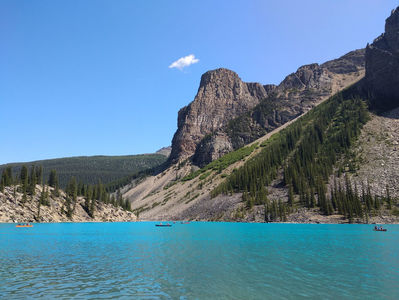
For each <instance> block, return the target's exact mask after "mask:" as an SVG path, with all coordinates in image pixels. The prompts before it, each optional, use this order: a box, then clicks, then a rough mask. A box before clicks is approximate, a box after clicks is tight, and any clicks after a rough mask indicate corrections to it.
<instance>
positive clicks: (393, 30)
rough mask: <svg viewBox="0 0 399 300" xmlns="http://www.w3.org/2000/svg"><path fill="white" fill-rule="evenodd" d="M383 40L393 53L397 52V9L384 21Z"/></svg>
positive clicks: (398, 19)
mask: <svg viewBox="0 0 399 300" xmlns="http://www.w3.org/2000/svg"><path fill="white" fill-rule="evenodd" d="M385 38H386V41H387V44H388V46H389V48H391V49H392V50H393V52H395V53H398V52H399V7H398V8H396V9H394V10H392V12H391V15H390V16H389V17H388V18H387V19H386V21H385Z"/></svg>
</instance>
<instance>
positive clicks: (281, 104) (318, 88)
mask: <svg viewBox="0 0 399 300" xmlns="http://www.w3.org/2000/svg"><path fill="white" fill-rule="evenodd" d="M364 53H365V51H364V49H361V50H356V51H352V52H350V53H348V54H346V55H344V56H342V57H340V58H339V59H336V60H332V61H329V62H326V63H324V64H322V65H319V64H310V65H305V66H302V67H300V68H299V69H298V70H297V71H296V72H295V73H292V74H290V75H288V76H287V77H286V78H285V79H284V80H283V81H282V82H281V83H280V84H279V85H278V86H275V85H261V84H259V83H245V82H242V81H241V79H240V78H239V77H238V75H237V74H236V73H234V72H233V71H230V70H227V69H217V70H214V71H209V72H207V73H205V74H204V75H203V76H202V78H201V84H200V87H199V89H198V93H197V95H196V97H195V99H194V101H193V102H191V103H190V104H189V105H188V106H186V107H184V108H182V109H181V110H180V111H179V115H178V129H177V131H176V133H175V135H174V137H173V140H172V153H171V156H170V161H171V162H176V161H178V160H181V159H185V158H187V157H190V156H192V155H193V162H194V163H195V164H196V165H199V166H203V165H205V164H207V163H209V162H211V161H212V160H214V159H217V158H219V157H221V156H222V155H224V154H226V153H228V152H230V151H232V150H234V149H237V148H239V147H242V146H244V145H245V144H247V143H250V142H252V141H254V140H255V139H257V138H259V137H260V136H262V135H264V134H266V133H267V132H270V131H271V130H273V129H275V128H277V127H279V126H281V125H282V124H284V123H286V122H287V121H289V120H292V119H293V118H295V117H297V116H299V115H301V114H302V113H304V112H306V111H308V110H310V109H311V108H313V107H314V106H315V105H317V104H318V103H319V102H320V101H321V100H323V99H325V98H327V97H329V96H331V95H332V94H334V93H336V92H337V91H338V90H340V89H343V88H344V87H346V86H348V85H349V84H350V83H352V82H354V81H356V80H358V79H360V78H361V77H362V76H363V75H364Z"/></svg>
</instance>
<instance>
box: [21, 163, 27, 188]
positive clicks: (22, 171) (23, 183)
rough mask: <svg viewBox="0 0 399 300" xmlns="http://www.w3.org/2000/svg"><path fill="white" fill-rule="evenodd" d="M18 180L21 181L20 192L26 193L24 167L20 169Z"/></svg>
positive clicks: (25, 172) (25, 171)
mask: <svg viewBox="0 0 399 300" xmlns="http://www.w3.org/2000/svg"><path fill="white" fill-rule="evenodd" d="M19 179H20V181H21V187H22V192H23V193H26V190H27V188H28V168H27V167H26V166H25V165H23V166H22V167H21V172H20V175H19Z"/></svg>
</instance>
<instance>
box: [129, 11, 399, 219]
mask: <svg viewBox="0 0 399 300" xmlns="http://www.w3.org/2000/svg"><path fill="white" fill-rule="evenodd" d="M397 14H398V9H396V10H394V11H393V12H392V15H391V16H390V17H389V18H388V19H387V25H386V32H385V33H384V34H383V35H382V36H381V37H380V38H378V39H377V40H376V41H374V43H373V44H371V45H368V46H367V48H366V50H356V51H353V52H350V53H348V54H347V55H344V56H343V57H341V58H339V59H337V60H333V61H330V62H327V63H324V64H322V65H317V64H311V65H306V66H303V67H301V68H299V69H298V70H297V72H295V73H292V74H290V75H288V76H287V77H286V78H285V79H284V80H283V82H282V83H280V84H279V85H278V86H263V85H260V84H246V83H244V82H242V81H241V80H240V79H239V77H238V76H237V75H236V74H235V73H234V72H232V71H229V70H225V69H218V70H215V71H210V72H207V73H205V74H206V76H205V78H204V76H203V78H202V79H201V85H200V88H199V90H198V93H197V96H196V97H195V99H194V101H193V102H191V103H190V104H189V105H188V106H187V107H185V108H183V109H182V110H181V111H180V112H179V118H178V130H177V132H176V134H175V136H174V138H173V141H172V159H171V160H170V161H169V163H170V165H169V167H168V168H167V169H165V170H164V171H163V172H162V173H159V174H157V175H155V176H148V177H147V178H145V179H142V180H140V181H136V182H132V184H131V186H129V187H128V188H127V189H126V190H124V197H126V198H127V199H129V200H130V201H131V205H132V208H133V210H134V211H135V213H136V214H137V215H138V217H139V218H140V219H143V220H167V219H173V220H179V219H191V220H208V221H209V220H224V221H256V222H265V221H277V222H281V221H287V222H314V223H320V222H322V223H347V222H359V223H370V222H379V223H398V222H399V206H398V202H399V198H398V197H399V191H398V190H397V188H396V187H397V186H398V184H399V170H398V168H397V166H398V165H399V147H398V145H399V136H398V132H399V117H398V109H399V108H395V107H397V106H399V105H398V103H397V102H395V101H396V100H397V99H398V98H396V96H395V95H396V91H397V87H398V85H397V84H396V83H397V80H398V75H399V68H394V67H392V66H394V65H395V61H396V57H395V55H396V54H395V53H397V51H399V47H398V45H397V44H396V42H395V41H396V39H398V38H399V31H398V30H397V28H398V24H399V22H398V17H397ZM381 40H383V41H384V42H381ZM365 62H366V64H365V67H364V63H365ZM385 73H386V75H383V74H385ZM205 74H204V75H205ZM364 74H366V75H365V77H364ZM224 75H225V76H227V79H224V78H223V76H224ZM382 76H383V77H382ZM208 85H209V86H210V87H209V88H208ZM255 87H256V88H255ZM266 87H267V88H266ZM251 88H252V89H251ZM367 104H370V109H371V110H369V109H368V108H367ZM392 108H393V109H392ZM374 109H378V110H374ZM383 110H384V111H385V112H384V113H382V114H377V112H381V111H383ZM240 147H241V148H240ZM191 156H192V159H187V158H190V157H191ZM198 165H199V166H200V167H198Z"/></svg>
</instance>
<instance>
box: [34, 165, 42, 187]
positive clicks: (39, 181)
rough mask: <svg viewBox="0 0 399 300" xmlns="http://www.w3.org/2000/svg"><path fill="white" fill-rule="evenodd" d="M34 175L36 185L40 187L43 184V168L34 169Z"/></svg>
mask: <svg viewBox="0 0 399 300" xmlns="http://www.w3.org/2000/svg"><path fill="white" fill-rule="evenodd" d="M35 173H36V180H37V184H39V185H41V184H42V183H43V167H42V166H37V167H36V168H35Z"/></svg>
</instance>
